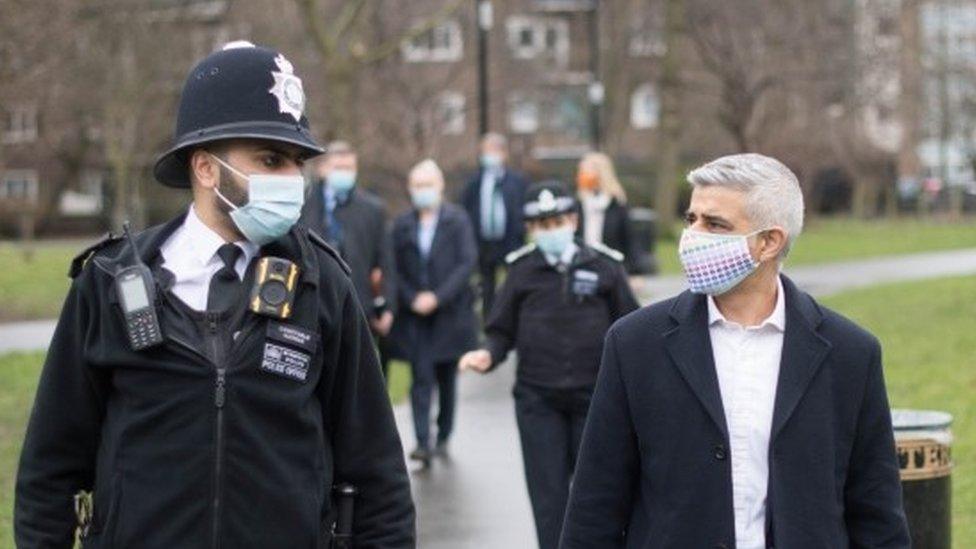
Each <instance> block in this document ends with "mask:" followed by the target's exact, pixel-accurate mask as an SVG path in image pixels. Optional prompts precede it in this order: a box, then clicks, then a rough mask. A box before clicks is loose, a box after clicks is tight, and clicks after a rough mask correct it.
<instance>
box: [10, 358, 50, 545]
mask: <svg viewBox="0 0 976 549" xmlns="http://www.w3.org/2000/svg"><path fill="white" fill-rule="evenodd" d="M43 359H44V355H43V353H26V354H11V355H4V356H0V547H13V546H14V542H13V504H14V477H15V475H16V472H17V459H18V458H19V456H20V446H21V443H22V442H23V438H24V428H25V427H26V426H27V416H28V414H30V407H31V404H32V403H33V402H34V391H35V389H36V388H37V377H38V375H39V374H40V371H41V361H42V360H43Z"/></svg>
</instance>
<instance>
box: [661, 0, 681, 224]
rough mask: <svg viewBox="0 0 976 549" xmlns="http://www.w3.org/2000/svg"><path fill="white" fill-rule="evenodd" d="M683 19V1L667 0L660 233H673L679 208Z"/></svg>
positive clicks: (662, 107)
mask: <svg viewBox="0 0 976 549" xmlns="http://www.w3.org/2000/svg"><path fill="white" fill-rule="evenodd" d="M683 21H684V0H667V4H666V5H665V27H664V33H665V36H664V43H665V46H666V48H667V51H666V53H665V54H664V59H663V61H662V66H661V80H660V86H659V87H660V89H661V118H660V130H659V131H658V140H657V141H658V143H657V149H658V155H657V156H658V165H657V189H656V192H655V200H654V206H655V209H656V210H657V214H658V227H659V234H670V233H671V230H672V228H673V227H674V222H675V218H676V213H677V210H678V195H679V193H678V188H677V186H678V184H679V181H678V179H679V173H678V171H679V169H680V157H681V120H680V116H681V103H680V101H681V73H680V70H681V69H680V63H681V60H680V58H679V51H678V48H679V43H680V38H681V34H682V29H683Z"/></svg>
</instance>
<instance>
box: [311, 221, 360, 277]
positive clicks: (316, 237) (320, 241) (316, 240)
mask: <svg viewBox="0 0 976 549" xmlns="http://www.w3.org/2000/svg"><path fill="white" fill-rule="evenodd" d="M308 239H309V240H311V241H312V243H313V244H315V245H316V246H318V247H319V248H322V249H323V250H325V252H326V253H328V254H329V255H331V256H332V258H333V259H335V260H336V262H337V263H338V264H339V267H341V268H342V272H344V273H346V276H350V275H352V269H350V268H349V264H348V263H346V262H345V260H344V259H342V256H341V255H339V250H336V249H335V248H333V247H332V245H331V244H329V243H328V242H326V241H325V239H324V238H322V235H320V234H319V233H317V232H315V230H314V229H308Z"/></svg>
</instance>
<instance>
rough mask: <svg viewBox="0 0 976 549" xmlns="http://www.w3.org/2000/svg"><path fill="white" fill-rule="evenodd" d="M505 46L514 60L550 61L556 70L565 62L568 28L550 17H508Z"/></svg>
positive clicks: (561, 20) (567, 50) (567, 54)
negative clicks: (548, 59) (546, 59)
mask: <svg viewBox="0 0 976 549" xmlns="http://www.w3.org/2000/svg"><path fill="white" fill-rule="evenodd" d="M507 27H508V46H509V48H511V50H512V55H513V56H514V57H515V58H516V59H537V58H540V57H542V58H550V59H553V60H555V61H556V63H557V64H558V65H559V66H560V67H565V66H566V64H567V63H568V62H569V25H568V23H567V22H566V21H565V20H563V19H557V18H553V17H529V16H522V15H516V16H513V17H510V18H509V19H508V23H507Z"/></svg>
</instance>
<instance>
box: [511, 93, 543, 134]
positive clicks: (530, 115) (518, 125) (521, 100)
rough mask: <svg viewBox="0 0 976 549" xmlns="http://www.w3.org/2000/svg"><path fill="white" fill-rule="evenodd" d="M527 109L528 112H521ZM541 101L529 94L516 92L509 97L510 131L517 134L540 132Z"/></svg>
mask: <svg viewBox="0 0 976 549" xmlns="http://www.w3.org/2000/svg"><path fill="white" fill-rule="evenodd" d="M521 109H526V110H524V111H523V110H521ZM540 109H541V106H540V105H539V101H537V100H536V99H535V98H534V97H532V96H531V95H528V94H524V93H519V92H515V93H512V94H510V95H509V96H508V129H509V130H511V132H512V133H516V134H531V133H535V132H537V131H539V127H540V123H539V114H540Z"/></svg>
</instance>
